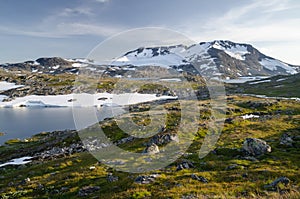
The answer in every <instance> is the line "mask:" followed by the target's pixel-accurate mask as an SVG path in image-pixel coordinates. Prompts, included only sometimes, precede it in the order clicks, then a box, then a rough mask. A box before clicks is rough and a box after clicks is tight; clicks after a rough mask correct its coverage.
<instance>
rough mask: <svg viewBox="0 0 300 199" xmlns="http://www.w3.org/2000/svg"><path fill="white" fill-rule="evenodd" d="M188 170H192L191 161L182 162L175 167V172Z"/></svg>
mask: <svg viewBox="0 0 300 199" xmlns="http://www.w3.org/2000/svg"><path fill="white" fill-rule="evenodd" d="M190 168H194V165H193V163H192V162H191V161H188V160H183V161H182V162H181V163H179V164H178V165H177V169H176V171H180V170H183V169H190Z"/></svg>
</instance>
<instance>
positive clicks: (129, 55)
mask: <svg viewBox="0 0 300 199" xmlns="http://www.w3.org/2000/svg"><path fill="white" fill-rule="evenodd" d="M140 66H160V67H164V68H167V69H171V68H172V69H175V70H177V71H178V72H188V73H192V74H193V73H194V74H197V73H196V70H194V69H192V68H193V67H194V68H196V69H197V70H198V72H199V73H200V75H210V76H213V77H219V78H220V79H226V78H232V79H234V78H238V77H242V76H276V75H292V74H297V73H299V72H300V66H298V65H292V64H288V63H285V62H283V61H280V60H278V59H275V58H272V57H270V56H267V55H265V54H263V53H261V52H260V51H259V50H257V49H256V48H255V47H253V46H252V45H250V44H245V43H235V42H232V41H228V40H215V41H211V42H200V43H197V44H193V45H191V46H185V45H182V44H178V45H171V46H159V47H140V48H137V49H134V50H130V51H128V52H125V53H124V54H123V55H122V56H120V57H117V58H115V59H114V60H112V62H111V63H110V64H98V63H95V62H93V61H92V60H87V59H63V58H60V57H52V58H39V59H37V60H35V61H26V62H23V63H14V64H0V68H4V69H7V70H27V71H30V72H32V73H49V74H61V73H72V74H76V73H78V71H80V70H82V69H83V68H84V69H85V70H87V71H90V72H99V73H100V72H104V73H105V74H108V75H109V76H118V77H120V76H122V74H124V73H126V71H128V70H138V69H139V67H140ZM199 73H198V74H199Z"/></svg>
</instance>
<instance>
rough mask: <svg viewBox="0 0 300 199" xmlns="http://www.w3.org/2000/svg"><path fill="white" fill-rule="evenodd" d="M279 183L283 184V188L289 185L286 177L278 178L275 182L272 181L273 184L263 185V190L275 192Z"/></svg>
mask: <svg viewBox="0 0 300 199" xmlns="http://www.w3.org/2000/svg"><path fill="white" fill-rule="evenodd" d="M280 183H281V184H284V186H287V185H288V184H289V183H290V179H288V178H287V177H279V178H277V179H276V180H274V181H273V182H271V183H270V184H268V185H265V186H264V188H265V189H272V190H277V189H278V184H280Z"/></svg>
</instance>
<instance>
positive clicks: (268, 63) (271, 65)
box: [259, 58, 297, 74]
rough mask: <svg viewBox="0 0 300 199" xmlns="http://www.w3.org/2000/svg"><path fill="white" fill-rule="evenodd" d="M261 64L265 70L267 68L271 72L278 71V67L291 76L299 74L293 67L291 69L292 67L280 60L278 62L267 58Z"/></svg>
mask: <svg viewBox="0 0 300 199" xmlns="http://www.w3.org/2000/svg"><path fill="white" fill-rule="evenodd" d="M259 63H260V64H261V65H262V66H263V67H264V68H266V69H268V70H270V71H274V70H277V69H278V67H279V68H282V69H284V70H285V71H286V72H287V73H289V74H296V73H297V71H296V70H295V69H294V68H293V67H291V66H289V65H287V64H286V63H283V62H281V61H279V60H276V59H268V58H265V59H263V60H262V61H260V62H259Z"/></svg>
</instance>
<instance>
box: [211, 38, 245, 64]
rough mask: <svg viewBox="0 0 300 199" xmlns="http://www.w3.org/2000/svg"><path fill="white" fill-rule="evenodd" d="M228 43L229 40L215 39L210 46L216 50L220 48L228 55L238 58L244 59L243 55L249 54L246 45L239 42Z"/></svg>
mask: <svg viewBox="0 0 300 199" xmlns="http://www.w3.org/2000/svg"><path fill="white" fill-rule="evenodd" d="M228 43H229V42H226V41H215V42H213V44H212V45H211V47H212V48H215V49H218V50H222V51H224V52H225V53H226V54H228V55H229V56H231V57H233V58H235V59H239V60H245V55H246V54H250V52H249V51H248V49H247V46H245V45H240V44H236V45H230V44H228ZM224 44H225V45H224Z"/></svg>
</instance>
